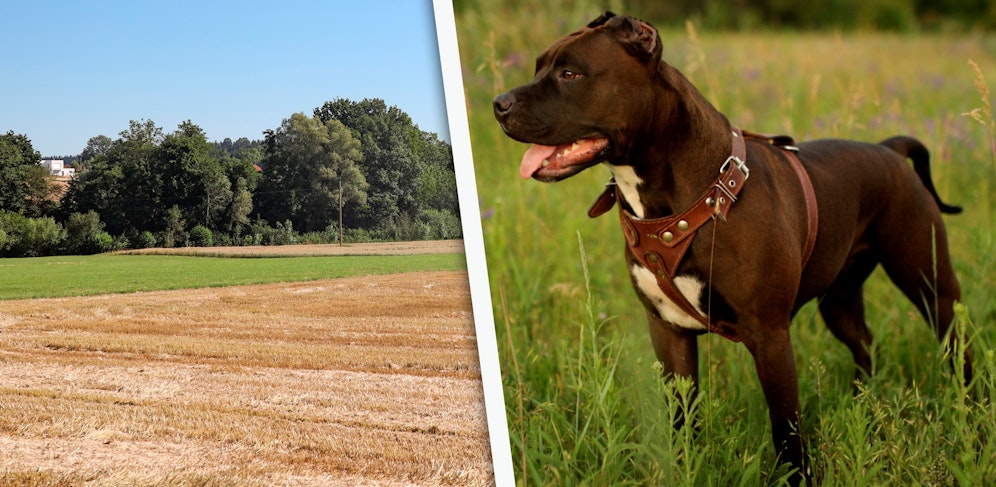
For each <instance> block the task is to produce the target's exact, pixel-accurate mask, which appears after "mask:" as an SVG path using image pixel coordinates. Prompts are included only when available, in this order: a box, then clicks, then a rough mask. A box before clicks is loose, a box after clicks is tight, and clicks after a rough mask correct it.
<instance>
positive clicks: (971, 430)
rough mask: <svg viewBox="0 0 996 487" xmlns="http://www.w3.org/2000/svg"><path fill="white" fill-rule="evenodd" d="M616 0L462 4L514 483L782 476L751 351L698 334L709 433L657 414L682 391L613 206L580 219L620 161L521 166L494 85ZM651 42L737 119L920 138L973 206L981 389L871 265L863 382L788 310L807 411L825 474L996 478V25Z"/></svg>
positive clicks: (900, 479) (971, 268) (814, 133)
mask: <svg viewBox="0 0 996 487" xmlns="http://www.w3.org/2000/svg"><path fill="white" fill-rule="evenodd" d="M610 3H611V2H610ZM610 8H611V9H613V10H615V11H616V12H617V13H626V12H625V11H624V10H621V9H620V8H619V6H618V5H613V6H610ZM604 9H605V7H604V6H600V5H599V4H596V3H595V2H567V1H553V2H542V3H541V2H520V3H519V4H509V3H504V2H491V1H486V0H482V1H478V2H473V3H471V4H470V5H469V6H468V5H465V6H464V7H463V8H461V9H458V11H457V28H458V38H459V43H460V50H461V57H462V61H463V66H464V72H463V74H464V82H465V87H466V94H467V96H468V100H469V102H468V112H469V117H470V127H471V134H472V144H473V150H474V158H475V161H474V162H475V171H476V174H477V178H478V191H479V195H480V201H481V211H482V214H483V215H484V216H483V222H482V223H483V227H484V235H485V247H486V252H487V259H488V268H489V274H490V276H491V277H490V279H491V287H492V294H493V296H494V297H495V299H494V312H495V321H496V323H497V326H498V330H497V332H498V341H499V352H500V359H501V364H502V369H503V377H504V388H505V395H506V408H507V414H508V419H509V423H510V435H511V437H512V450H513V451H512V456H513V461H514V464H515V473H516V476H517V479H518V481H519V482H520V483H522V484H526V485H550V484H552V485H586V484H590V485H605V484H613V485H626V484H633V485H647V484H653V485H759V484H778V483H779V482H781V480H782V479H783V478H784V475H785V473H786V472H784V471H781V470H777V469H776V468H775V466H774V465H775V462H774V453H773V448H772V447H771V444H770V439H769V438H770V427H769V424H768V419H767V410H766V406H765V404H764V398H763V395H762V393H761V390H760V386H759V385H758V383H757V379H756V375H755V373H754V368H753V361H752V359H751V358H750V356H749V354H748V353H747V352H746V350H745V349H744V347H742V346H741V345H737V344H732V343H729V342H726V341H725V340H723V339H721V338H718V337H715V336H710V337H704V338H702V339H700V371H701V373H702V376H703V378H704V381H703V384H702V390H703V391H704V394H702V395H701V396H700V399H699V401H698V402H697V403H695V404H689V405H683V406H684V407H686V408H691V409H693V410H694V418H695V419H694V420H695V422H696V423H697V424H698V431H699V434H697V435H693V434H692V433H691V429H689V428H686V429H683V430H681V431H678V432H675V431H674V430H673V429H672V428H671V427H670V424H669V422H668V421H666V420H665V418H667V417H669V415H668V414H667V411H668V410H669V409H670V410H673V409H674V408H677V407H681V406H682V405H680V404H677V402H676V399H675V398H676V397H678V396H676V395H675V393H674V387H675V386H672V385H666V384H662V383H661V382H660V381H659V379H658V372H657V371H656V370H655V364H654V358H653V353H652V350H651V347H650V343H649V339H648V337H647V331H646V326H647V325H646V324H645V318H644V313H643V310H642V307H641V306H640V304H639V302H638V301H637V300H636V297H635V295H634V294H633V291H632V290H631V288H630V284H629V278H628V276H627V273H626V270H625V266H624V264H623V257H622V253H623V244H624V242H623V239H622V235H621V233H620V230H619V228H618V221H617V219H616V218H615V217H612V216H605V217H602V218H600V219H597V220H590V219H588V218H587V216H586V215H585V211H586V210H587V208H588V207H589V206H590V204H591V203H592V202H593V201H594V198H595V197H596V196H597V195H598V194H599V192H600V191H601V189H602V186H603V184H604V183H605V181H606V180H607V179H608V177H609V174H608V171H607V170H605V169H604V168H601V167H595V168H592V169H591V170H588V171H586V172H585V173H582V174H581V175H579V176H576V177H574V178H571V179H569V180H566V181H563V182H560V183H557V184H553V185H546V184H541V183H537V182H535V181H522V180H520V179H519V177H518V172H517V170H518V166H519V160H520V158H521V156H522V153H523V152H524V151H525V149H526V146H525V145H523V144H519V143H516V142H514V141H511V140H510V139H508V138H506V137H505V136H504V135H503V134H502V133H501V131H500V130H499V128H498V126H497V124H496V123H495V121H494V118H493V115H492V110H491V99H492V97H493V96H494V95H496V94H498V93H500V92H503V91H505V90H506V89H509V88H512V87H514V86H517V85H519V84H521V83H524V82H527V81H528V80H529V79H531V78H532V70H533V60H534V58H535V56H536V55H537V54H538V53H539V52H541V51H542V50H543V49H544V48H545V47H546V46H548V45H549V44H550V43H552V42H553V41H554V40H556V39H557V38H559V37H560V36H562V35H564V34H566V33H567V32H570V31H572V30H574V29H575V28H577V27H579V26H581V25H584V24H585V23H587V22H588V21H590V20H591V19H593V18H594V17H596V16H597V15H598V14H599V13H600V12H601V11H602V10H604ZM636 14H637V15H639V12H636ZM647 20H650V21H653V20H654V19H647ZM661 35H662V38H663V43H664V58H665V60H667V61H668V62H670V63H671V64H673V65H675V66H676V67H678V68H679V69H681V70H682V71H683V72H684V73H685V74H686V76H688V77H689V78H690V79H691V80H692V82H693V83H695V84H696V85H697V86H698V87H699V88H700V90H701V91H702V92H703V93H704V94H705V95H706V97H707V98H708V99H710V100H711V101H712V102H713V103H714V104H715V105H716V106H717V107H718V108H719V109H720V110H721V111H723V112H724V113H725V114H726V115H727V116H728V117H729V118H730V120H731V122H733V123H734V124H735V125H738V126H740V127H742V128H745V129H748V130H752V131H757V132H766V133H787V134H791V135H793V136H794V137H796V139H797V140H806V139H812V138H822V137H844V138H853V139H859V140H866V141H872V142H874V141H878V140H882V139H884V138H886V137H889V136H892V135H895V134H909V135H913V136H915V137H917V138H919V139H920V140H922V141H923V142H924V143H925V144H926V145H927V146H928V147H929V148H930V150H931V154H932V170H933V174H934V181H935V182H936V184H937V186H938V191H939V192H940V194H941V195H942V197H943V198H945V199H946V200H948V201H949V202H951V203H954V204H960V205H964V207H965V213H964V214H962V215H957V216H951V217H947V219H946V223H947V225H948V235H949V239H950V242H951V246H952V258H953V261H954V262H955V266H956V271H957V273H958V275H959V279H960V282H961V284H962V290H963V302H964V303H963V304H964V307H963V308H961V309H960V311H961V314H960V317H961V319H960V321H959V326H960V327H961V329H963V330H964V332H965V333H967V334H968V336H970V337H971V341H972V347H973V354H974V358H975V362H976V370H977V373H978V376H977V378H976V381H975V382H974V383H973V384H972V385H971V387H970V389H971V392H972V393H973V394H971V395H970V394H968V392H969V391H966V390H965V388H964V387H962V386H961V385H959V381H958V379H957V377H955V375H954V374H953V373H952V372H951V369H950V367H948V366H947V364H946V362H945V358H944V351H943V350H942V349H941V347H940V346H939V345H938V344H937V342H936V340H935V339H934V338H933V337H932V334H931V332H930V331H929V329H928V327H927V325H926V324H925V323H923V320H922V319H921V318H920V317H919V316H918V315H916V313H915V310H914V308H913V307H912V305H911V304H910V303H909V302H907V301H906V300H905V298H903V297H902V296H901V294H900V293H899V292H898V291H897V290H895V289H894V288H893V287H892V285H891V283H889V282H888V279H887V278H886V277H885V276H884V274H883V273H881V272H876V274H875V275H873V276H872V278H871V279H870V280H869V282H868V283H867V285H866V310H867V319H868V322H869V326H870V327H871V329H872V332H873V333H874V336H875V339H876V343H875V346H874V356H875V363H874V368H875V375H874V376H873V377H872V378H870V379H868V380H867V381H865V382H864V383H863V384H861V385H860V389H859V390H860V392H859V394H857V395H856V396H854V395H852V393H851V390H852V384H851V380H852V378H853V374H854V369H853V365H852V360H851V357H850V353H849V352H848V351H847V350H846V348H845V347H844V346H843V345H842V344H840V343H839V342H837V341H836V340H835V339H834V338H833V337H832V336H831V335H830V333H829V332H828V331H827V330H826V329H825V327H824V326H823V324H822V322H821V319H820V318H819V316H818V314H817V313H816V311H815V307H814V306H813V305H812V304H811V305H809V306H807V307H806V308H804V309H803V310H802V311H801V312H800V313H799V315H798V316H797V317H796V319H795V322H794V326H793V331H792V334H793V341H794V345H795V351H796V361H797V367H798V370H799V374H800V389H801V396H802V403H803V409H804V411H803V414H804V417H803V425H804V428H805V431H806V433H807V434H808V440H809V446H810V450H809V452H810V455H811V457H812V463H813V465H814V467H815V470H816V474H815V478H816V479H817V481H818V482H819V483H820V484H821V485H991V484H993V483H994V482H996V442H994V441H993V438H996V406H994V405H993V403H992V398H993V394H994V392H996V371H994V369H996V359H994V353H993V344H994V342H996V299H994V297H996V296H994V291H993V290H994V289H996V231H994V230H993V228H994V224H996V146H994V138H993V130H994V124H993V121H992V115H991V108H990V104H989V99H988V88H989V86H991V85H992V83H994V82H996V37H992V36H984V35H974V34H964V35H940V34H920V35H896V34H881V33H866V32H858V33H835V32H823V33H785V32H761V33H721V32H703V31H700V30H698V29H696V28H695V26H694V25H689V26H687V28H685V29H675V30H664V31H662V32H661ZM970 61H971V62H972V63H974V66H973V64H970ZM973 111H974V112H975V115H976V116H975V117H973V116H969V115H966V114H968V113H970V112H973ZM582 248H583V250H582ZM681 386H682V385H680V384H679V385H677V387H681Z"/></svg>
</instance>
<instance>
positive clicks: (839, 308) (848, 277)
mask: <svg viewBox="0 0 996 487" xmlns="http://www.w3.org/2000/svg"><path fill="white" fill-rule="evenodd" d="M877 265H878V261H877V260H876V259H875V258H874V256H873V255H872V254H871V253H870V252H862V253H858V254H856V255H855V256H853V257H852V258H851V259H850V261H849V262H848V264H847V266H846V267H845V268H844V270H843V271H842V272H841V273H840V275H838V276H837V279H836V280H835V281H834V282H833V283H832V284H831V285H830V287H829V288H828V289H827V292H826V293H825V294H824V295H823V296H822V297H821V298H820V302H819V308H820V315H822V316H823V320H824V321H825V322H826V324H827V328H829V329H830V332H831V333H833V335H834V336H835V337H837V339H838V340H840V341H841V342H843V343H844V345H847V348H848V349H849V350H850V351H851V355H852V356H853V357H854V364H855V365H856V366H857V371H856V373H855V379H860V378H862V375H864V376H870V375H871V374H872V361H871V355H870V353H869V351H868V350H869V347H870V346H871V343H872V334H871V332H870V331H869V330H868V325H867V323H866V322H865V303H864V296H863V293H862V290H863V287H862V286H863V284H864V282H865V279H867V278H868V276H869V275H870V274H871V272H872V271H873V270H874V269H875V266H877Z"/></svg>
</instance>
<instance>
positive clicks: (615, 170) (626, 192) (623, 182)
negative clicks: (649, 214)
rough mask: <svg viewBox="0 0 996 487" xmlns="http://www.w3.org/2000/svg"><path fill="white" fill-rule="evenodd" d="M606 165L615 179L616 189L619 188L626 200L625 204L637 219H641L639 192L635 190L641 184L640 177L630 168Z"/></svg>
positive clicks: (641, 204)
mask: <svg viewBox="0 0 996 487" xmlns="http://www.w3.org/2000/svg"><path fill="white" fill-rule="evenodd" d="M606 165H607V166H609V170H610V171H612V176H613V177H615V178H616V188H619V191H620V192H621V193H622V196H623V199H624V200H626V204H628V205H629V207H630V208H632V209H633V214H634V215H636V217H637V218H643V203H642V202H640V191H639V190H638V189H637V187H638V186H640V185H641V184H643V180H642V179H640V176H637V175H636V171H634V170H633V167H632V166H613V165H611V164H606Z"/></svg>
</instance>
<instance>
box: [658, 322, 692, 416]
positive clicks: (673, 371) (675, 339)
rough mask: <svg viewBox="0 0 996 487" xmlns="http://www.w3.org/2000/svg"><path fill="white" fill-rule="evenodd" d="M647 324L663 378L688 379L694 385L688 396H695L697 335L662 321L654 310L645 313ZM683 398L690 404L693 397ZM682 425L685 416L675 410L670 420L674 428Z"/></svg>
mask: <svg viewBox="0 0 996 487" xmlns="http://www.w3.org/2000/svg"><path fill="white" fill-rule="evenodd" d="M647 321H648V322H649V323H650V340H651V342H653V344H654V352H655V353H656V354H657V360H658V361H660V363H661V365H662V366H663V367H664V377H666V378H672V377H689V378H691V379H692V382H693V383H694V384H695V389H693V392H692V394H696V393H697V391H698V383H699V349H698V335H696V334H694V333H691V332H687V331H683V330H680V329H678V328H676V327H675V326H674V325H671V324H669V323H666V322H664V320H662V319H661V317H660V315H658V314H657V312H656V311H652V310H647ZM687 399H689V401H688V403H689V404H690V403H691V400H692V399H694V397H690V398H687ZM684 424H685V416H684V414H683V412H681V411H679V414H678V416H677V417H675V418H674V425H675V427H676V428H680V427H682V426H683V425H684Z"/></svg>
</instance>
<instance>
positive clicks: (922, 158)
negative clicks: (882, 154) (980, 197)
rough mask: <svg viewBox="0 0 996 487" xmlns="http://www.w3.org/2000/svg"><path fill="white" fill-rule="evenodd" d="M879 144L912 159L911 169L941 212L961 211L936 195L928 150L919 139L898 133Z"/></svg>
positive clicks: (954, 212) (958, 207) (953, 212)
mask: <svg viewBox="0 0 996 487" xmlns="http://www.w3.org/2000/svg"><path fill="white" fill-rule="evenodd" d="M879 144H880V145H884V146H886V147H888V148H890V149H892V150H894V151H896V152H898V153H899V155H901V156H903V157H906V158H909V159H912V160H913V170H914V171H916V175H917V176H920V181H921V182H922V183H923V185H924V187H926V188H927V191H928V192H930V195H931V196H933V197H934V201H936V202H937V206H938V208H940V209H941V213H952V214H956V213H961V207H960V206H951V205H948V204H945V203H944V202H943V201H941V197H940V196H937V190H935V189H934V181H933V180H932V179H931V178H930V152H928V151H927V148H926V147H924V145H923V144H922V143H920V141H919V140H916V139H914V138H913V137H906V136H902V135H900V136H896V137H892V138H889V139H886V140H883V141H882V142H879Z"/></svg>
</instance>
